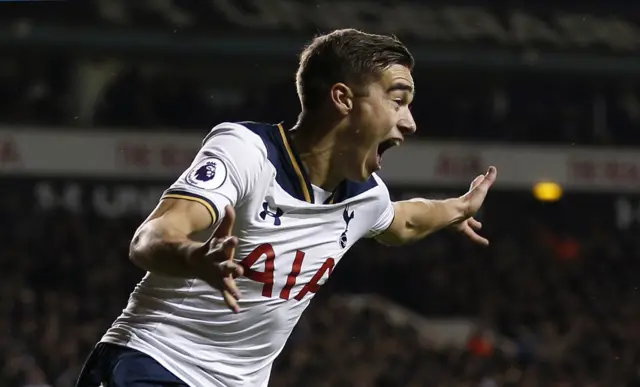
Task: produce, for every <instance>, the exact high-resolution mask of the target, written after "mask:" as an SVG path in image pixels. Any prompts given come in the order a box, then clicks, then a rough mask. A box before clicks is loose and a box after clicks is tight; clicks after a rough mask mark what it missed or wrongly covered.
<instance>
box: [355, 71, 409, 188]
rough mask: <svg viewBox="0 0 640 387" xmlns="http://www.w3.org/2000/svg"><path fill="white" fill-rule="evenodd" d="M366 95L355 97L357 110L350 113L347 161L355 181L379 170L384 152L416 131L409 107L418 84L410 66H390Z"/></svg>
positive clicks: (368, 87)
mask: <svg viewBox="0 0 640 387" xmlns="http://www.w3.org/2000/svg"><path fill="white" fill-rule="evenodd" d="M365 95H366V96H359V97H355V98H354V99H353V102H354V103H353V110H352V111H351V112H350V114H349V122H350V125H349V126H350V127H351V130H349V136H350V137H351V138H350V139H349V141H348V145H349V150H348V151H345V156H346V158H347V159H348V160H345V162H347V163H348V165H350V166H353V167H352V168H350V170H349V171H348V173H347V175H348V176H347V178H349V179H350V180H355V181H364V180H366V179H368V178H369V176H371V174H372V173H373V172H375V171H377V170H379V169H380V168H381V167H382V154H383V153H384V152H385V151H386V150H387V149H389V148H391V147H392V146H395V145H400V143H401V142H402V141H404V137H405V136H406V135H409V134H412V133H414V132H415V131H416V124H415V121H414V120H413V115H412V114H411V111H410V110H409V105H410V104H411V102H412V101H413V96H414V83H413V77H412V76H411V71H410V70H409V69H408V68H407V67H405V66H402V65H392V66H390V67H389V68H387V69H386V70H384V71H383V72H382V75H381V77H380V79H378V80H377V81H374V82H372V83H370V84H369V85H368V86H367V89H366V93H365Z"/></svg>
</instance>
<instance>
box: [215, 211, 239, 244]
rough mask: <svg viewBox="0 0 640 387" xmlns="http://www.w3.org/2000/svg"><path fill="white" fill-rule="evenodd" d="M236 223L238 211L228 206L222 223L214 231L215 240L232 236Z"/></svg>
mask: <svg viewBox="0 0 640 387" xmlns="http://www.w3.org/2000/svg"><path fill="white" fill-rule="evenodd" d="M235 222H236V211H235V210H234V209H233V207H231V206H226V207H225V208H224V218H222V222H221V223H220V225H219V226H218V228H217V229H216V231H214V233H213V236H214V238H224V237H228V236H230V235H231V232H232V231H233V226H234V224H235Z"/></svg>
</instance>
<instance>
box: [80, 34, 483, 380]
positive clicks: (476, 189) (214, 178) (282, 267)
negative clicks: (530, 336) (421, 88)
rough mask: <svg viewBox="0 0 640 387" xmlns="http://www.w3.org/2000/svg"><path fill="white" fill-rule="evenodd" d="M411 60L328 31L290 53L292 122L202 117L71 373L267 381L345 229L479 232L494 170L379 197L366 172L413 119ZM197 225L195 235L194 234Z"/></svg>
mask: <svg viewBox="0 0 640 387" xmlns="http://www.w3.org/2000/svg"><path fill="white" fill-rule="evenodd" d="M413 63H414V61H413V58H412V56H411V54H410V53H409V51H408V50H407V48H406V47H405V46H404V45H403V44H402V43H401V42H400V41H398V40H397V39H395V38H393V37H388V36H382V35H373V34H367V33H363V32H360V31H356V30H353V29H345V30H338V31H334V32H332V33H329V34H327V35H323V36H319V37H316V38H315V39H314V40H313V41H312V42H311V44H310V45H309V46H308V47H307V48H306V49H305V50H304V51H303V52H302V54H301V57H300V66H299V69H298V72H297V77H296V85H297V90H298V94H299V97H300V102H301V105H302V112H301V114H300V116H299V120H298V123H297V124H296V126H295V127H294V128H293V129H292V130H286V129H285V128H283V127H282V126H281V125H267V124H258V123H249V122H241V123H222V124H219V125H217V126H216V127H214V128H213V130H211V132H210V133H209V134H208V135H207V136H206V137H205V139H204V141H203V142H202V148H201V150H200V152H199V153H198V154H197V156H196V157H195V159H194V161H193V163H192V165H191V166H190V167H189V168H188V169H187V170H186V171H185V172H184V173H183V174H182V175H181V176H180V177H179V178H178V180H177V181H176V182H175V183H174V184H173V185H172V186H171V187H170V188H169V189H168V190H167V191H166V192H165V193H164V195H163V197H162V199H161V201H160V203H159V205H158V206H157V208H156V209H155V210H154V211H153V212H152V213H151V215H149V217H148V218H147V219H146V220H145V221H144V223H143V224H142V225H141V226H140V227H139V229H138V230H137V231H136V233H135V235H134V237H133V240H132V242H131V248H130V254H129V256H130V259H131V260H132V261H133V262H134V263H135V264H137V265H138V266H140V267H141V268H143V269H145V270H147V274H146V275H145V277H144V278H143V279H142V281H141V282H140V283H139V284H138V285H137V286H136V288H135V289H134V291H133V293H132V294H131V297H130V299H129V303H128V305H127V307H126V309H124V311H123V312H122V315H120V317H118V318H117V320H116V321H115V322H114V323H113V325H112V327H111V328H110V329H109V330H108V331H107V333H106V334H105V335H104V336H103V338H102V340H101V341H100V343H99V344H98V345H97V346H96V348H95V349H94V351H93V352H92V354H91V356H90V357H89V359H88V360H87V363H86V364H85V367H84V369H83V372H82V374H81V376H80V378H79V380H78V386H79V387H89V386H98V385H100V384H101V383H102V384H103V385H104V386H107V387H151V386H191V387H205V386H217V387H238V386H257V387H261V386H267V384H268V381H269V376H270V372H271V366H272V364H273V361H274V359H275V358H276V357H277V356H278V354H279V353H280V351H281V350H282V349H283V347H284V345H285V342H286V341H287V338H288V337H289V335H290V333H291V331H292V330H293V328H294V326H295V325H296V322H297V321H298V319H299V318H300V316H301V315H302V312H303V311H304V310H305V308H306V307H307V306H308V305H309V302H310V301H311V298H312V297H313V296H314V294H315V293H316V292H317V291H318V290H319V288H320V286H321V285H322V284H323V283H324V282H325V281H326V280H327V278H328V277H329V276H330V275H331V272H332V271H333V269H334V268H335V266H336V265H337V264H338V262H339V261H340V259H341V258H342V257H343V256H344V254H345V253H346V252H347V250H348V249H349V248H350V247H351V246H353V244H354V243H355V242H356V241H358V240H359V239H361V238H376V239H377V240H378V241H380V242H382V243H384V244H387V245H400V244H405V243H410V242H413V241H417V240H419V239H421V238H424V237H425V236H427V235H429V234H431V233H433V232H435V231H437V230H440V229H442V228H445V227H453V228H455V229H457V230H459V231H461V232H463V233H465V234H466V235H468V236H469V237H470V238H471V239H472V240H474V241H476V242H478V243H480V244H487V243H488V241H487V240H486V239H485V238H483V237H481V236H479V235H478V234H476V232H475V231H474V229H479V228H480V226H481V225H480V223H479V222H478V221H476V220H474V219H473V217H472V216H473V215H474V214H475V213H476V211H477V210H478V209H479V208H480V206H481V204H482V202H483V200H484V198H485V196H486V194H487V191H488V189H489V187H490V186H491V184H492V183H493V182H494V180H495V178H496V169H495V168H493V167H490V168H489V170H488V172H487V173H486V174H485V175H481V176H478V177H477V178H476V179H475V180H474V181H473V182H472V184H471V189H470V191H469V192H468V193H466V194H465V195H463V196H461V197H458V198H452V199H448V200H443V201H435V200H425V199H414V200H408V201H401V202H395V203H393V202H391V200H390V198H389V192H388V190H387V187H386V186H385V184H384V183H383V181H382V180H381V179H380V178H379V177H378V176H377V175H376V174H375V172H376V171H377V170H379V169H380V168H381V165H382V156H383V153H384V152H385V151H386V150H387V149H389V148H391V147H393V146H396V145H400V143H402V141H403V140H404V138H405V136H407V135H410V134H412V133H413V132H415V130H416V125H415V122H414V120H413V117H412V115H411V112H410V109H409V106H410V104H411V102H412V100H413V97H414V90H415V86H414V82H413V79H412V76H411V71H412V68H413ZM407 167H417V168H419V167H420V166H419V165H416V166H407ZM208 229H213V230H215V231H214V232H213V234H212V236H211V238H210V239H209V240H208V241H207V242H205V243H201V242H197V241H195V240H193V238H192V235H193V234H194V233H197V232H201V231H203V230H208Z"/></svg>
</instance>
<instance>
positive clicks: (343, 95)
mask: <svg viewBox="0 0 640 387" xmlns="http://www.w3.org/2000/svg"><path fill="white" fill-rule="evenodd" d="M331 103H332V104H333V106H335V108H336V109H337V110H338V111H339V112H340V114H342V115H344V116H346V115H347V114H349V112H350V111H351V110H352V109H353V92H352V91H351V89H350V88H349V86H347V85H345V84H344V83H336V84H335V85H333V86H332V87H331Z"/></svg>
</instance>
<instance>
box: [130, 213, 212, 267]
mask: <svg viewBox="0 0 640 387" xmlns="http://www.w3.org/2000/svg"><path fill="white" fill-rule="evenodd" d="M158 223H159V222H158V220H157V219H156V220H151V221H149V222H148V223H146V224H144V225H143V226H142V227H140V229H139V230H138V231H137V232H136V234H135V236H134V237H133V240H132V241H131V245H130V249H129V258H130V259H131V261H132V262H134V263H135V264H136V265H137V266H139V267H140V268H142V269H144V270H147V271H149V272H152V273H158V274H162V275H167V276H172V277H182V278H194V277H196V271H195V270H194V269H193V266H192V265H191V257H193V256H194V254H198V253H200V251H201V249H203V248H205V246H204V244H203V243H199V242H195V241H192V240H191V239H189V237H188V236H186V235H184V233H182V232H180V231H178V230H174V229H171V228H167V227H166V226H162V225H161V224H158Z"/></svg>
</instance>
